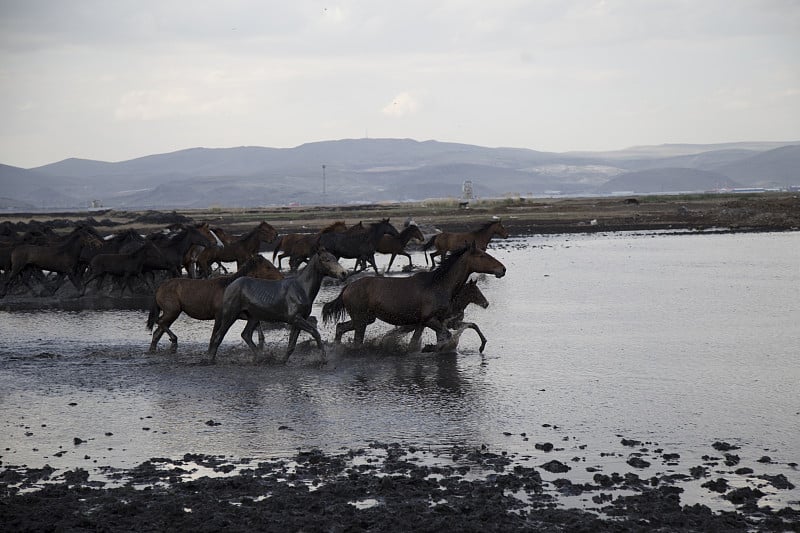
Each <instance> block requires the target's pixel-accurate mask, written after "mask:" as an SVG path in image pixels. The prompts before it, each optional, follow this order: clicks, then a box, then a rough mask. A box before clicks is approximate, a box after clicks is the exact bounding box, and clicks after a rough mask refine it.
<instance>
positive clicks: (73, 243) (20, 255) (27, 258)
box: [0, 227, 101, 298]
mask: <svg viewBox="0 0 800 533" xmlns="http://www.w3.org/2000/svg"><path fill="white" fill-rule="evenodd" d="M100 244H101V241H100V239H99V238H98V236H97V232H96V231H94V229H91V228H85V227H81V228H76V229H75V230H73V231H72V233H70V234H69V235H68V236H67V237H66V238H65V239H64V240H63V241H62V242H60V243H56V244H49V245H35V244H22V245H19V246H16V247H14V249H13V250H12V251H11V272H10V274H9V276H8V278H7V279H6V282H5V284H4V285H3V291H2V293H0V298H1V297H4V296H5V295H6V292H7V291H8V287H9V285H10V284H11V283H12V281H14V279H15V278H16V277H17V276H18V275H19V274H20V273H21V272H22V271H23V270H24V269H25V268H26V267H29V266H30V267H34V268H38V269H41V270H47V271H50V272H56V273H57V274H58V278H57V280H56V288H55V289H51V291H50V293H51V294H55V291H56V290H57V289H58V285H59V283H60V281H61V279H63V277H64V276H67V277H68V278H69V280H70V281H71V282H72V284H73V285H74V286H75V288H76V289H77V290H79V291H80V290H81V277H80V275H79V274H78V259H79V258H80V255H81V251H82V250H83V249H84V248H85V247H87V246H94V247H99V246H100ZM22 282H23V283H24V284H25V285H28V282H27V280H26V279H25V278H24V277H23V278H22ZM28 287H29V288H30V286H29V285H28Z"/></svg>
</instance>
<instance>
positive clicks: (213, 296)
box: [147, 254, 283, 353]
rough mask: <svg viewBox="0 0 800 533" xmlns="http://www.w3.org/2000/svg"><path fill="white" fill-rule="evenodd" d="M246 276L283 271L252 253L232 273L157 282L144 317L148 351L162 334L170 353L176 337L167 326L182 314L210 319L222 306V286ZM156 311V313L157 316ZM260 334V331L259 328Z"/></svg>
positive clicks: (271, 275)
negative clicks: (240, 266)
mask: <svg viewBox="0 0 800 533" xmlns="http://www.w3.org/2000/svg"><path fill="white" fill-rule="evenodd" d="M243 276H249V277H252V278H260V279H271V280H277V279H283V274H281V272H280V271H279V270H278V269H277V268H275V265H273V264H272V263H271V262H270V261H269V259H266V258H265V257H264V256H262V255H260V254H256V255H254V256H253V257H251V258H250V259H248V260H247V261H246V262H245V263H244V265H242V268H240V269H239V270H238V271H236V273H235V274H230V275H227V276H217V277H215V278H210V279H190V278H172V279H168V280H166V281H164V282H162V283H161V285H159V286H158V289H156V293H155V295H154V298H153V303H152V305H151V306H150V314H149V316H148V317H147V329H148V330H150V331H152V330H153V326H155V325H158V327H157V328H156V330H155V331H154V332H153V340H152V342H151V343H150V350H149V351H150V352H151V353H152V352H155V351H156V347H157V346H158V341H159V340H160V339H161V336H162V335H164V333H166V334H167V335H168V336H169V340H170V342H171V343H172V344H171V346H170V353H174V352H175V351H176V350H177V348H178V337H177V335H175V334H174V333H173V332H172V330H170V329H169V327H170V326H171V325H172V323H173V322H175V320H177V318H178V317H179V316H180V314H181V313H186V314H187V315H189V316H190V317H192V318H195V319H197V320H214V319H215V318H216V316H217V312H218V311H219V309H220V307H221V306H222V295H223V293H224V292H225V288H226V287H227V286H228V285H230V284H231V283H232V282H233V281H235V280H237V279H239V278H241V277H243ZM159 314H160V316H159ZM259 333H260V334H261V335H263V333H261V332H260V331H259Z"/></svg>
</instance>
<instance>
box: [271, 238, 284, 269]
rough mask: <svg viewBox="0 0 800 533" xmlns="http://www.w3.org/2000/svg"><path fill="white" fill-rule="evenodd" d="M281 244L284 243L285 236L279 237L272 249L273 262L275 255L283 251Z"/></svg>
mask: <svg viewBox="0 0 800 533" xmlns="http://www.w3.org/2000/svg"><path fill="white" fill-rule="evenodd" d="M281 244H283V237H281V238H280V239H278V241H277V242H276V243H275V249H274V250H273V251H272V262H273V263H274V262H275V257H277V255H278V252H280V251H281Z"/></svg>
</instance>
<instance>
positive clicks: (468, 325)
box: [458, 322, 487, 353]
mask: <svg viewBox="0 0 800 533" xmlns="http://www.w3.org/2000/svg"><path fill="white" fill-rule="evenodd" d="M466 329H474V330H475V333H477V334H478V337H480V338H481V347H480V349H479V350H478V351H479V352H480V353H483V349H484V348H486V342H487V341H486V337H484V336H483V332H482V331H481V328H479V327H478V324H476V323H475V322H462V323H461V327H460V328H458V335H459V336H460V335H461V333H463V332H464V330H466Z"/></svg>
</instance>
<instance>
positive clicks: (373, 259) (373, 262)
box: [364, 254, 383, 276]
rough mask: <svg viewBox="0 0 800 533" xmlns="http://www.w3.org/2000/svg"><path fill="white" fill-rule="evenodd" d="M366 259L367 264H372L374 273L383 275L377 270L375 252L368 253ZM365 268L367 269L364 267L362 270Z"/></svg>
mask: <svg viewBox="0 0 800 533" xmlns="http://www.w3.org/2000/svg"><path fill="white" fill-rule="evenodd" d="M367 261H369V264H370V265H372V268H373V269H374V270H375V274H376V275H378V276H382V275H383V274H381V273H380V272H378V265H377V264H376V263H375V254H371V255H369V256H368V257H367ZM366 269H367V267H364V270H366Z"/></svg>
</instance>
